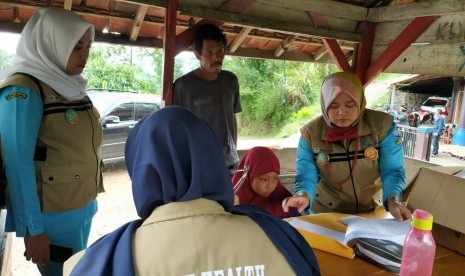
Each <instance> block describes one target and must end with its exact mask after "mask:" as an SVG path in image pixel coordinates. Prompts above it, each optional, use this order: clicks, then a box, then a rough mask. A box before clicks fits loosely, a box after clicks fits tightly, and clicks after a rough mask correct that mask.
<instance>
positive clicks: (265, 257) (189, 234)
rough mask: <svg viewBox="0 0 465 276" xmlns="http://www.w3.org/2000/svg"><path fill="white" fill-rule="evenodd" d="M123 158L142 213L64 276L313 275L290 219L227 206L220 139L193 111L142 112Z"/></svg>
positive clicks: (73, 262) (72, 262)
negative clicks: (285, 219) (288, 221)
mask: <svg viewBox="0 0 465 276" xmlns="http://www.w3.org/2000/svg"><path fill="white" fill-rule="evenodd" d="M173 137H176V139H173ZM125 158H126V165H127V168H128V173H129V176H130V178H131V181H132V191H133V198H134V204H135V206H136V210H137V214H138V215H139V217H140V219H139V220H135V221H132V222H129V223H127V224H125V225H123V226H122V227H120V228H118V229H117V230H115V231H113V232H112V233H110V234H108V235H106V236H104V237H102V238H101V239H100V240H98V241H96V242H95V243H94V244H93V245H91V246H90V247H89V248H88V249H87V250H85V251H83V252H81V253H78V254H76V255H75V256H73V257H71V258H70V259H69V260H68V261H67V262H66V263H65V270H64V272H65V275H68V274H70V275H79V276H82V275H125V276H130V275H163V276H165V275H277V276H278V275H279V276H282V275H302V276H309V275H319V267H318V264H317V262H316V259H315V256H314V255H313V252H312V250H311V248H310V246H309V245H308V244H307V242H306V241H305V240H304V239H303V237H302V236H301V235H300V234H299V233H298V232H297V231H296V230H295V229H294V228H293V227H292V226H290V224H288V223H287V222H285V221H282V220H280V219H278V218H275V217H273V216H271V215H269V214H267V213H265V212H263V211H262V210H261V209H258V208H255V207H253V206H240V207H235V208H237V209H233V198H234V195H233V189H232V186H231V178H230V176H229V171H228V169H227V167H226V165H225V164H224V162H223V160H224V159H223V152H222V150H221V147H220V144H219V142H218V140H217V138H216V136H215V133H214V132H213V130H212V129H211V127H210V126H209V125H208V123H207V122H205V121H204V120H203V119H201V118H199V117H197V116H196V115H194V114H193V113H192V112H190V111H188V110H186V109H184V108H182V107H177V106H171V107H166V108H163V109H161V110H159V111H157V112H155V113H152V114H150V115H148V116H146V117H144V118H143V119H142V120H140V121H139V122H138V123H137V124H136V126H135V127H134V129H133V130H132V131H131V133H130V134H129V137H128V140H127V143H126V149H125Z"/></svg>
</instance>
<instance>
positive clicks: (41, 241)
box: [24, 233, 50, 264]
mask: <svg viewBox="0 0 465 276" xmlns="http://www.w3.org/2000/svg"><path fill="white" fill-rule="evenodd" d="M24 246H25V248H26V251H25V252H24V256H25V257H26V260H28V261H32V262H33V263H35V264H46V263H48V262H49V261H50V241H49V240H48V237H47V235H46V234H39V235H37V236H33V237H32V236H30V235H29V233H26V236H25V237H24Z"/></svg>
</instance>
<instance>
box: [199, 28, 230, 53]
mask: <svg viewBox="0 0 465 276" xmlns="http://www.w3.org/2000/svg"><path fill="white" fill-rule="evenodd" d="M204 40H213V41H218V42H222V43H223V44H224V46H226V45H227V43H228V41H227V40H226V36H225V35H224V33H223V31H222V30H221V29H220V28H218V27H217V26H216V25H214V24H204V25H202V26H199V28H198V29H197V33H196V34H195V41H194V47H195V50H196V51H197V52H199V53H201V52H202V48H203V41H204Z"/></svg>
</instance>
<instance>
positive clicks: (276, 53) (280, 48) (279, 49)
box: [274, 35, 297, 57]
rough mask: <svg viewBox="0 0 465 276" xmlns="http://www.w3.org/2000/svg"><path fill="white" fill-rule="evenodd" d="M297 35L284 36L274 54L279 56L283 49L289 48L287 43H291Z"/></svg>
mask: <svg viewBox="0 0 465 276" xmlns="http://www.w3.org/2000/svg"><path fill="white" fill-rule="evenodd" d="M296 38H297V37H296V36H295V35H289V36H287V37H286V39H285V40H283V42H282V43H281V44H279V46H278V48H276V50H275V51H274V56H275V57H279V56H281V55H282V54H283V53H284V51H286V50H287V49H288V48H289V45H291V43H292V42H294V41H295V39H296Z"/></svg>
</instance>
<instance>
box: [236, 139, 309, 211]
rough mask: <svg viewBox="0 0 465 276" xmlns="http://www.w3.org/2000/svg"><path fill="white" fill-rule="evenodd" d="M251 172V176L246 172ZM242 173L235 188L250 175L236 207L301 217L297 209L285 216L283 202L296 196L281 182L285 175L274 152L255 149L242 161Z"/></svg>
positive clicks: (240, 164)
mask: <svg viewBox="0 0 465 276" xmlns="http://www.w3.org/2000/svg"><path fill="white" fill-rule="evenodd" d="M245 168H247V172H243V171H241V170H244V169H245ZM238 170H239V171H238V172H237V173H236V174H234V176H233V178H232V182H233V186H234V185H236V184H237V183H238V182H239V180H240V179H241V178H242V176H243V174H246V177H245V179H244V182H242V185H241V186H240V188H239V190H237V191H236V196H237V202H235V204H248V205H253V206H257V207H260V208H262V209H263V210H265V211H267V212H268V213H270V214H272V215H274V216H276V217H278V218H287V217H293V216H299V215H300V214H299V213H298V212H297V209H296V208H291V211H290V212H284V211H283V208H282V207H281V202H282V201H283V200H284V199H285V198H287V197H290V196H292V194H291V192H289V191H288V190H287V189H286V188H285V187H284V186H283V185H282V184H281V181H280V180H279V174H280V172H281V168H280V164H279V159H278V157H277V156H276V154H275V153H274V152H273V150H271V149H269V148H267V147H253V148H251V149H250V150H249V151H248V152H247V153H246V154H245V155H244V157H242V160H241V162H240V163H239V166H238Z"/></svg>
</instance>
